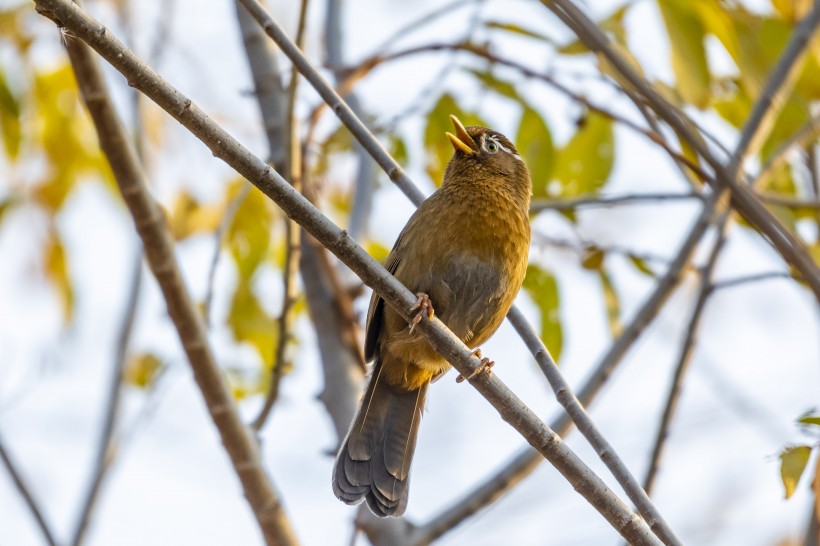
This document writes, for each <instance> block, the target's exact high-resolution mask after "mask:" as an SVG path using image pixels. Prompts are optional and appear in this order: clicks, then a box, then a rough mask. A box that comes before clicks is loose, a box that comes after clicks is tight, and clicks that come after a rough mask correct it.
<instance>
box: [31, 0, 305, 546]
mask: <svg viewBox="0 0 820 546" xmlns="http://www.w3.org/2000/svg"><path fill="white" fill-rule="evenodd" d="M52 7H53V8H56V9H60V10H61V11H63V12H64V13H73V14H75V15H79V14H84V12H83V11H82V10H81V9H80V8H78V7H77V6H75V5H74V4H70V3H66V2H65V1H62V2H59V3H55V4H54V5H53V6H52ZM37 8H38V9H41V8H43V6H42V5H41V4H38V5H37ZM46 10H48V8H46ZM49 15H52V16H54V14H53V13H51V12H49ZM57 19H58V20H63V21H65V19H63V18H62V17H58V18H57ZM79 28H80V27H74V28H71V29H70V30H71V31H72V33H73V34H74V35H75V36H79V35H80V33H79V32H78V29H79ZM84 28H85V31H86V32H87V33H88V34H87V35H85V36H84V37H85V38H86V39H87V38H88V36H89V35H93V36H96V37H98V38H101V39H104V40H105V39H107V36H106V33H105V30H104V28H103V27H101V26H100V25H99V24H97V23H92V22H91V20H90V19H88V20H86V25H85V27H84ZM83 34H86V33H85V32H84V33H83ZM66 46H67V49H68V53H69V58H70V59H71V64H72V66H73V67H74V71H75V73H76V75H77V82H78V84H79V87H80V91H81V93H82V95H83V99H84V101H85V103H86V106H87V108H88V111H89V113H90V114H91V118H92V120H93V122H94V125H95V127H96V129H97V133H98V135H99V141H100V146H101V148H102V150H103V152H104V154H105V156H106V158H107V159H108V162H109V164H110V165H111V169H112V171H113V172H114V177H115V179H116V181H117V184H118V186H119V188H120V193H121V194H122V196H123V199H124V200H125V202H126V205H127V206H128V208H129V210H130V211H131V215H132V216H133V218H134V223H135V224H136V228H137V232H138V233H139V235H140V237H141V239H142V242H143V247H144V251H145V256H146V258H147V260H148V264H149V266H150V268H151V271H152V272H153V273H154V276H155V277H156V279H157V282H158V283H159V286H160V289H161V290H162V294H163V297H164V298H165V301H166V304H167V306H168V313H169V314H170V315H171V320H172V321H173V322H174V326H176V329H177V333H178V334H179V338H180V341H181V342H182V345H183V348H184V350H185V353H186V355H187V357H188V360H189V362H190V363H191V368H192V370H193V373H194V378H195V380H196V382H197V384H198V385H199V387H200V391H201V392H202V395H203V397H204V399H205V403H206V404H207V407H208V410H209V412H210V414H211V417H212V418H213V420H214V423H215V424H216V426H217V429H218V431H219V434H220V437H221V439H222V443H223V445H224V446H225V449H226V451H227V452H228V455H229V456H230V458H231V462H232V463H233V465H234V468H235V470H236V473H237V476H238V477H239V479H240V481H241V482H242V486H243V489H244V493H245V496H246V498H247V499H248V502H249V504H250V505H251V508H252V509H253V512H254V515H255V516H256V519H257V521H258V523H259V526H260V529H261V531H262V533H263V535H264V536H265V540H266V542H267V543H268V544H271V545H273V544H277V545H279V544H283V545H288V544H296V542H297V541H296V538H295V535H294V533H293V530H292V528H291V525H290V522H289V521H288V519H287V516H286V515H285V511H284V508H283V506H282V504H281V502H280V501H279V498H278V495H277V493H276V491H275V490H274V488H273V485H272V484H271V481H270V479H269V478H268V476H267V475H266V473H265V470H264V468H263V466H262V461H261V459H260V454H259V447H258V445H257V443H256V439H255V438H254V437H253V435H252V434H251V432H250V431H249V429H248V428H247V427H246V426H245V425H244V424H243V423H242V421H241V419H240V417H239V412H238V411H237V409H236V406H235V405H234V402H233V398H232V397H231V393H230V390H229V389H228V386H227V385H226V383H225V380H224V378H223V375H222V371H221V370H220V368H219V366H218V365H217V363H216V360H215V359H214V356H213V353H212V352H211V349H210V346H209V345H208V341H207V335H206V329H205V325H204V323H203V321H202V317H201V315H200V314H199V312H198V310H197V308H196V305H195V304H194V302H193V301H192V299H191V297H190V294H188V291H187V289H186V287H185V283H184V281H183V280H182V275H181V273H180V271H179V266H178V264H177V262H176V258H175V256H174V244H173V240H172V238H171V235H170V233H169V232H168V229H167V227H166V225H165V219H164V216H163V214H162V212H161V210H160V208H159V206H158V205H157V204H156V202H155V201H154V200H153V198H152V197H151V195H150V193H149V191H148V188H147V186H146V184H145V180H144V177H143V173H142V168H141V166H140V164H139V161H138V159H137V155H136V151H135V150H134V147H133V145H132V143H131V140H130V137H129V136H128V134H127V132H126V130H125V128H124V127H123V125H122V123H121V122H120V120H119V118H118V116H117V114H116V111H115V110H114V108H113V105H112V103H111V101H110V98H109V96H108V90H107V88H106V86H105V80H104V79H103V75H102V71H101V70H100V67H99V64H98V63H97V59H96V58H95V56H94V54H93V53H92V51H91V49H90V48H89V47H87V46H86V45H85V44H84V43H82V42H80V41H79V40H77V39H74V38H73V37H72V38H69V39H68V40H67V43H66ZM142 66H143V68H144V69H145V70H147V67H146V65H145V64H142ZM135 78H137V79H140V76H138V75H135ZM187 104H190V102H188V103H187ZM184 105H185V103H183V105H182V106H181V107H180V108H181V110H182V111H184V110H185V108H184Z"/></svg>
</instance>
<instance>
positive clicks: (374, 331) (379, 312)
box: [364, 227, 407, 362]
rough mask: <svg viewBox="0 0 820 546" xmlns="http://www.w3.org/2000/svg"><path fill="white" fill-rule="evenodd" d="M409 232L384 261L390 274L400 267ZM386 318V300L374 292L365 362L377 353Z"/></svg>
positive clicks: (371, 298)
mask: <svg viewBox="0 0 820 546" xmlns="http://www.w3.org/2000/svg"><path fill="white" fill-rule="evenodd" d="M405 231H407V228H406V227H405V228H404V229H403V230H402V232H401V233H400V234H399V237H398V239H396V244H394V245H393V249H392V250H391V251H390V254H389V255H388V256H387V259H386V260H385V261H384V268H385V269H387V270H388V271H389V272H390V273H396V268H398V267H399V262H400V261H401V255H402V254H403V252H401V251H400V246H401V242H402V238H403V237H404V232H405ZM383 316H384V300H383V299H381V297H379V295H378V294H376V292H375V291H374V292H373V295H372V296H370V307H368V309H367V326H366V327H365V338H364V360H365V362H370V360H371V359H372V358H373V356H374V355H375V352H376V341H377V340H378V338H379V332H380V331H381V329H382V317H383Z"/></svg>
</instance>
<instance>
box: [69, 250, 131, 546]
mask: <svg viewBox="0 0 820 546" xmlns="http://www.w3.org/2000/svg"><path fill="white" fill-rule="evenodd" d="M141 286H142V249H140V251H139V252H137V253H136V257H135V259H134V271H133V273H132V277H131V283H130V288H129V292H128V300H127V302H126V304H125V314H124V316H123V319H122V324H121V325H120V331H119V335H118V336H117V346H116V351H115V354H114V369H113V370H112V372H111V378H110V380H109V381H110V382H109V385H108V399H107V400H106V404H105V413H104V415H105V417H104V422H103V426H102V434H101V435H100V443H99V446H98V448H97V453H96V459H95V461H94V470H93V472H92V477H91V482H90V486H89V488H88V492H87V493H86V496H85V499H84V500H83V503H82V508H81V509H80V514H79V516H78V518H77V525H76V527H75V529H74V534H73V536H72V538H71V542H69V544H72V545H73V546H78V545H79V544H81V543H82V541H83V538H84V536H85V532H86V531H87V530H88V524H89V522H90V521H91V514H92V512H93V510H94V507H95V506H96V504H97V499H98V498H99V493H100V490H101V489H102V484H103V481H104V479H105V476H106V473H107V471H108V469H109V467H110V466H111V463H112V461H113V459H114V457H115V453H116V452H117V447H118V444H119V443H120V442H118V441H117V440H116V439H115V438H114V429H115V427H116V424H117V419H118V418H119V413H120V397H121V394H122V387H123V384H122V372H123V368H124V367H125V361H126V358H127V355H128V344H129V343H130V340H131V334H132V332H133V329H134V317H135V316H136V312H137V304H138V302H139V294H140V287H141Z"/></svg>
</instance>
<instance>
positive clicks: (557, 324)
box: [524, 265, 564, 362]
mask: <svg viewBox="0 0 820 546" xmlns="http://www.w3.org/2000/svg"><path fill="white" fill-rule="evenodd" d="M524 290H526V291H527V294H529V295H530V298H532V301H533V302H534V303H535V305H536V306H538V311H539V312H540V314H541V333H540V334H541V340H542V341H543V342H544V345H546V346H547V349H549V352H550V354H551V355H552V357H553V359H555V361H556V362H558V361H559V359H560V358H561V348H562V345H563V340H564V335H563V332H562V329H561V316H560V312H559V311H560V305H561V301H560V298H559V295H558V283H557V282H556V281H555V277H554V276H552V274H550V273H549V272H548V271H545V270H543V269H541V268H540V267H538V266H536V265H530V266H529V267H527V275H526V277H525V278H524Z"/></svg>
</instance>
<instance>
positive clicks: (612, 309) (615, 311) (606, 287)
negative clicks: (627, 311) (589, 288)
mask: <svg viewBox="0 0 820 546" xmlns="http://www.w3.org/2000/svg"><path fill="white" fill-rule="evenodd" d="M598 275H599V277H600V278H601V288H603V291H604V305H605V306H606V319H607V324H609V331H610V333H611V334H612V337H613V338H616V337H618V336H619V335H621V332H622V331H623V325H622V324H621V302H620V300H619V298H618V293H617V292H616V291H615V285H613V284H612V279H610V278H609V275H608V274H607V272H606V271H604V270H603V269H600V270H599V271H598Z"/></svg>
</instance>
